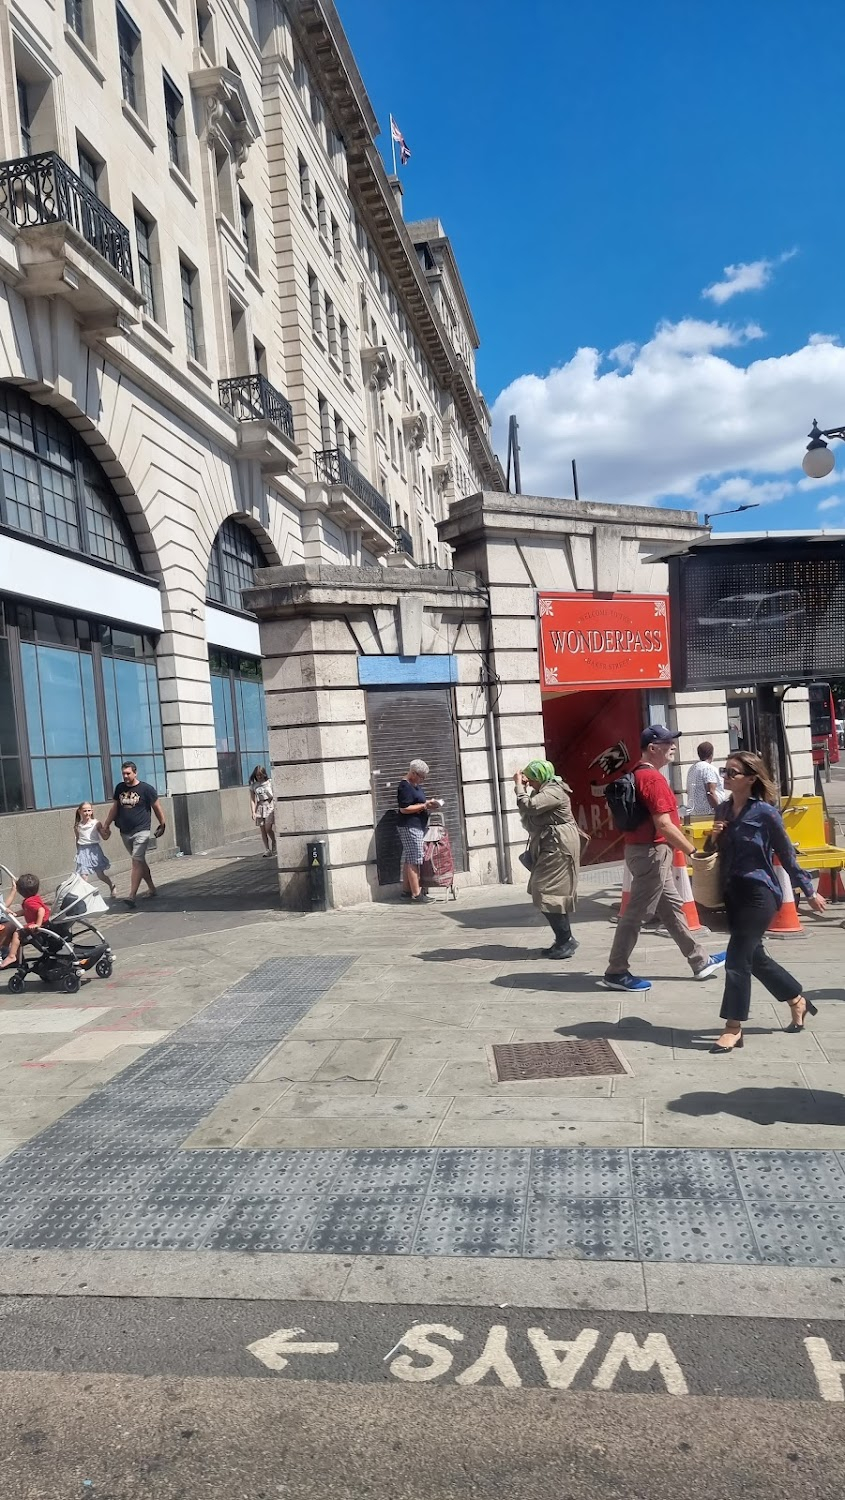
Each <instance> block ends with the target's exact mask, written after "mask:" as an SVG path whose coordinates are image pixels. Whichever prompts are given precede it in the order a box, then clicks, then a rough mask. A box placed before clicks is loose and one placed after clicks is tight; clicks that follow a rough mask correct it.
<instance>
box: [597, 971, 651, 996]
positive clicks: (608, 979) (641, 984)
mask: <svg viewBox="0 0 845 1500" xmlns="http://www.w3.org/2000/svg"><path fill="white" fill-rule="evenodd" d="M599 984H600V985H601V986H602V988H603V989H605V990H625V991H626V992H627V993H628V994H632V995H633V994H636V995H639V994H642V993H643V992H644V991H645V990H650V989H651V980H650V979H637V978H635V976H634V975H633V974H605V976H604V979H600V980H599Z"/></svg>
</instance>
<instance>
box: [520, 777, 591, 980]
mask: <svg viewBox="0 0 845 1500" xmlns="http://www.w3.org/2000/svg"><path fill="white" fill-rule="evenodd" d="M513 781H514V787H515V790H516V802H517V807H518V808H519V816H520V818H521V820H522V826H523V827H524V828H525V829H526V830H527V832H528V838H529V844H528V849H529V854H530V858H531V878H530V880H529V882H528V894H529V895H530V897H531V899H532V900H533V902H534V905H535V906H536V907H537V910H538V911H541V912H542V913H543V916H544V917H545V919H546V921H547V922H548V924H549V926H550V927H551V929H552V932H553V933H554V935H555V940H554V943H553V944H552V946H551V948H547V949H546V950H545V956H546V957H547V958H571V957H572V955H573V953H574V952H575V950H576V948H577V947H578V943H577V942H576V940H575V938H574V937H573V936H572V928H571V927H570V924H569V913H570V912H571V911H574V910H575V903H576V900H577V896H578V870H579V867H580V864H581V843H582V840H583V841H585V842H586V836H585V835H584V834H582V833H581V830H580V829H579V827H578V824H577V823H576V822H575V819H574V817H573V815H572V803H571V802H570V800H569V799H570V795H571V792H572V788H571V787H568V786H567V785H566V783H565V782H564V781H562V780H561V778H560V777H559V776H556V775H555V768H554V766H553V765H552V763H551V761H548V760H532V761H530V762H529V764H528V765H527V766H526V767H525V769H524V770H523V771H517V772H516V775H515V776H514V778H513ZM529 787H530V788H531V791H530V792H529V791H528V788H529Z"/></svg>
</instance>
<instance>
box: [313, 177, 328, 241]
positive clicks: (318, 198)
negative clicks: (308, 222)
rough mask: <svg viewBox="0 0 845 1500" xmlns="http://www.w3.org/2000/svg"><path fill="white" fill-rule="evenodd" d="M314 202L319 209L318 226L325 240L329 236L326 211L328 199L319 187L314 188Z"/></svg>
mask: <svg viewBox="0 0 845 1500" xmlns="http://www.w3.org/2000/svg"><path fill="white" fill-rule="evenodd" d="M314 203H315V205H316V209H317V228H318V230H319V232H320V234H321V235H322V236H323V239H324V240H328V237H329V218H328V213H327V211H326V200H325V198H324V196H323V194H322V193H321V191H320V189H319V188H318V187H315V188H314Z"/></svg>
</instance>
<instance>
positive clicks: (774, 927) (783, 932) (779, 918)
mask: <svg viewBox="0 0 845 1500" xmlns="http://www.w3.org/2000/svg"><path fill="white" fill-rule="evenodd" d="M775 869H776V870H777V872H778V879H779V880H780V886H781V890H782V891H783V902H782V904H781V907H780V909H779V910H778V911H776V912H775V914H774V916H773V917H772V920H771V922H770V923H769V927H768V931H769V933H770V935H771V936H772V937H792V936H793V935H794V934H795V933H803V931H804V928H803V927H802V926H801V923H800V921H799V920H798V911H797V909H796V906H795V892H794V891H793V889H792V881H791V880H790V878H789V876H788V875H787V873H786V871H785V869H784V868H783V865H782V864H780V862H779V861H778V860H775Z"/></svg>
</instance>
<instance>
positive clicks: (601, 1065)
mask: <svg viewBox="0 0 845 1500" xmlns="http://www.w3.org/2000/svg"><path fill="white" fill-rule="evenodd" d="M490 1051H491V1052H492V1054H493V1059H492V1071H493V1077H494V1079H495V1081H496V1082H497V1083H510V1082H512V1081H516V1082H517V1083H518V1082H520V1081H526V1080H528V1079H529V1078H588V1077H592V1076H594V1075H596V1074H606V1073H626V1072H627V1071H628V1070H627V1068H626V1067H625V1064H624V1063H623V1061H622V1059H621V1058H620V1056H619V1054H618V1052H617V1051H616V1049H615V1047H614V1046H613V1043H612V1042H608V1041H607V1040H606V1039H605V1038H604V1037H594V1038H591V1039H590V1040H589V1041H586V1042H576V1041H571V1042H567V1041H562V1042H508V1043H507V1044H501V1045H496V1046H494V1047H491V1048H490Z"/></svg>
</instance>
